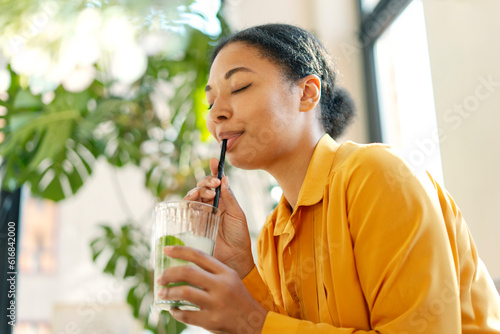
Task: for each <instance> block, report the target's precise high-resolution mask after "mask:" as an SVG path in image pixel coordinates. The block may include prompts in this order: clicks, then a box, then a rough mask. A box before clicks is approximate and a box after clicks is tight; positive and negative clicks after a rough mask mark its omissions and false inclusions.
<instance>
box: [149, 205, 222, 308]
mask: <svg viewBox="0 0 500 334" xmlns="http://www.w3.org/2000/svg"><path fill="white" fill-rule="evenodd" d="M218 224H219V210H217V209H214V207H212V206H211V205H208V204H204V203H200V202H190V201H178V202H162V203H160V204H158V205H157V207H156V222H155V233H154V236H155V240H156V241H155V247H154V250H155V275H154V276H155V278H154V280H155V286H154V304H155V306H157V307H159V308H160V309H163V310H168V309H170V308H171V307H177V308H179V309H181V310H199V307H198V306H196V305H194V304H192V303H190V302H189V301H186V300H176V301H172V300H168V301H167V300H163V299H161V298H159V297H158V292H159V291H160V290H161V289H162V288H163V286H161V285H159V284H158V283H157V282H156V280H157V278H158V277H159V276H160V275H161V274H162V273H163V272H164V271H165V269H167V268H170V267H173V266H184V265H189V264H190V265H193V264H192V263H190V262H188V261H185V260H181V259H174V258H171V257H168V256H166V255H165V253H164V252H163V249H164V247H165V246H189V247H192V248H196V249H198V250H201V251H203V252H205V253H207V254H209V255H213V251H214V248H215V238H216V236H217V228H218ZM186 284H187V283H185V282H172V283H169V284H167V285H166V286H167V287H173V286H177V285H186Z"/></svg>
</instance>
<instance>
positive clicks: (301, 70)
mask: <svg viewBox="0 0 500 334" xmlns="http://www.w3.org/2000/svg"><path fill="white" fill-rule="evenodd" d="M234 42H242V43H245V44H246V45H249V46H252V47H255V48H257V49H258V50H259V52H260V54H261V55H262V57H264V58H266V59H268V60H270V61H272V62H273V63H275V64H276V65H278V66H279V67H281V69H282V70H283V74H284V75H285V78H287V79H288V80H291V81H292V82H295V81H297V80H300V79H301V78H304V77H306V76H308V75H310V74H315V75H317V76H318V77H319V78H320V79H321V100H320V105H321V115H320V119H321V123H322V125H323V128H324V130H325V132H326V133H328V134H329V135H330V136H331V137H332V138H337V137H338V136H339V135H341V134H342V132H343V131H344V130H345V128H346V127H347V126H348V125H349V124H350V122H351V121H352V119H353V116H354V102H353V101H352V98H351V96H350V94H349V93H348V92H347V91H346V90H345V89H342V88H337V87H335V80H336V71H335V65H334V63H333V60H332V58H331V56H330V55H329V54H328V52H327V51H326V49H325V47H324V46H323V45H322V44H321V42H319V41H318V39H317V38H316V37H314V36H313V35H312V34H311V33H309V32H307V31H306V30H304V29H302V28H299V27H296V26H293V25H288V24H265V25H260V26H255V27H251V28H248V29H245V30H242V31H239V32H236V33H235V34H233V35H230V36H228V37H226V38H224V39H222V40H221V41H220V42H219V44H217V45H216V46H215V48H214V50H213V52H212V58H211V62H212V63H213V61H214V60H215V58H216V57H217V55H218V54H219V52H220V51H221V50H222V49H223V48H224V47H225V46H226V45H228V44H230V43H234Z"/></svg>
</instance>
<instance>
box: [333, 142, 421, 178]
mask: <svg viewBox="0 0 500 334" xmlns="http://www.w3.org/2000/svg"><path fill="white" fill-rule="evenodd" d="M340 171H343V172H346V171H347V172H358V173H359V172H367V173H376V172H380V171H387V172H393V171H398V172H404V174H412V173H413V172H411V167H410V166H409V165H408V164H407V163H406V162H405V161H404V160H403V158H401V157H400V156H399V155H398V154H397V153H396V152H395V151H394V150H393V149H392V148H391V147H390V146H388V145H385V144H380V143H375V144H357V143H354V142H351V141H348V142H345V143H343V144H342V145H340V146H339V148H338V150H337V152H336V156H335V160H334V163H333V166H332V173H336V172H340Z"/></svg>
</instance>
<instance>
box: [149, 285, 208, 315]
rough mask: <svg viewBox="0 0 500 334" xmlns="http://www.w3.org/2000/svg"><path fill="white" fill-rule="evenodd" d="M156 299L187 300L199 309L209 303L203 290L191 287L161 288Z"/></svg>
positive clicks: (206, 293)
mask: <svg viewBox="0 0 500 334" xmlns="http://www.w3.org/2000/svg"><path fill="white" fill-rule="evenodd" d="M158 297H159V298H161V299H163V300H172V301H174V300H187V301H188V302H191V303H193V304H195V305H197V306H199V307H200V309H201V308H206V306H207V305H208V304H209V301H210V295H209V294H208V292H206V291H205V290H202V289H200V288H197V287H194V286H191V285H177V286H174V287H166V288H162V289H161V290H160V291H159V292H158Z"/></svg>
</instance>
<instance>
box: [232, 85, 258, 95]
mask: <svg viewBox="0 0 500 334" xmlns="http://www.w3.org/2000/svg"><path fill="white" fill-rule="evenodd" d="M252 83H253V82H252ZM252 83H249V84H248V85H246V86H245V87H242V88H240V89H237V90H235V91H233V92H232V93H233V94H236V93H239V92H241V91H242V90H245V89H247V88H248V87H250V86H251V85H252Z"/></svg>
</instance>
